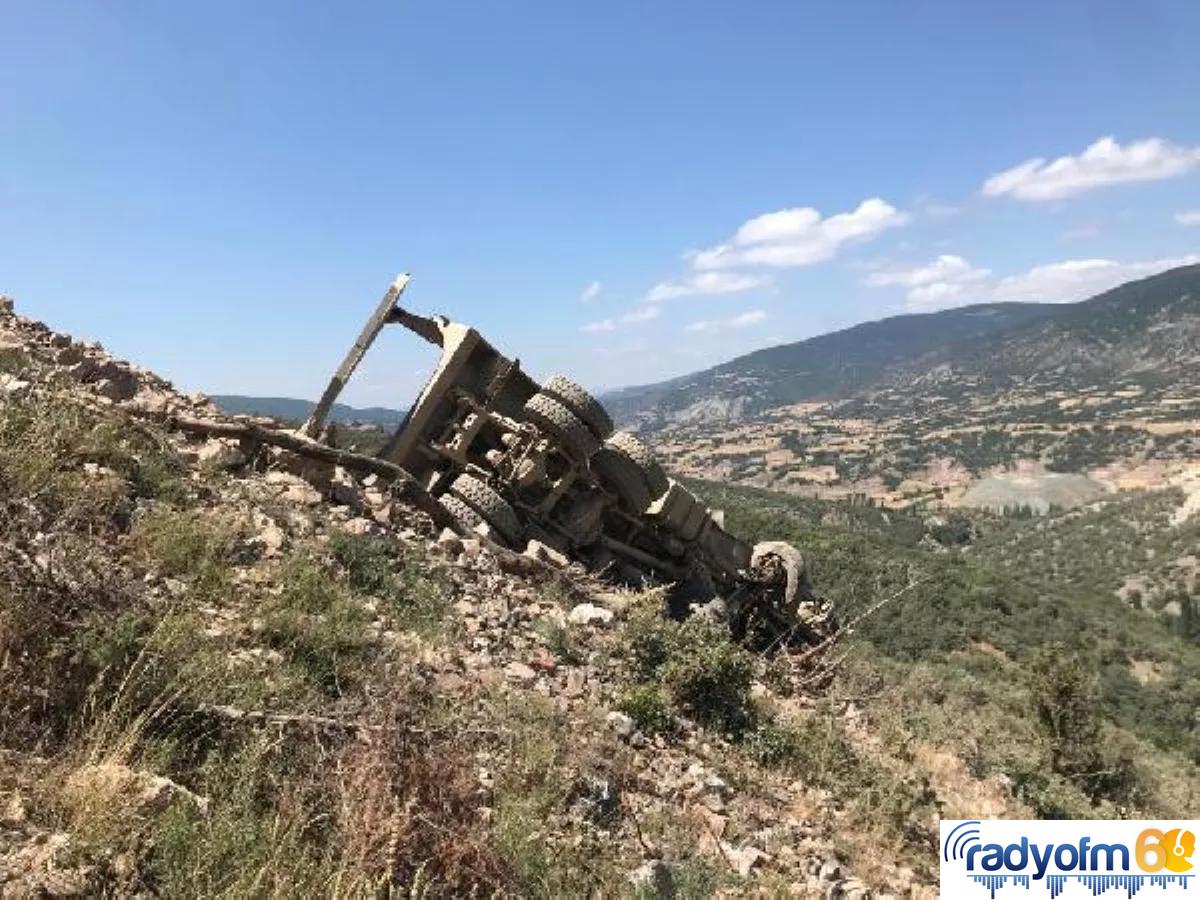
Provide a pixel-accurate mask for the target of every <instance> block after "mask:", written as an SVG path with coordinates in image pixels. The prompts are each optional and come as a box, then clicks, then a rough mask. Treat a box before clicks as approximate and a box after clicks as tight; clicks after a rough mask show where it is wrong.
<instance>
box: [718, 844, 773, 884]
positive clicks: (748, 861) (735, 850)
mask: <svg viewBox="0 0 1200 900" xmlns="http://www.w3.org/2000/svg"><path fill="white" fill-rule="evenodd" d="M725 856H726V857H728V859H729V863H730V865H732V866H733V868H734V870H735V871H736V872H737V873H738V874H739V875H740V876H742V877H743V878H749V877H750V872H751V871H753V869H754V867H755V866H757V865H758V864H759V863H760V862H763V861H764V860H768V859H770V858H771V857H770V856H768V855H767V854H766V853H764V852H763V851H762V850H759V849H758V848H757V847H749V846H747V847H729V846H726V848H725Z"/></svg>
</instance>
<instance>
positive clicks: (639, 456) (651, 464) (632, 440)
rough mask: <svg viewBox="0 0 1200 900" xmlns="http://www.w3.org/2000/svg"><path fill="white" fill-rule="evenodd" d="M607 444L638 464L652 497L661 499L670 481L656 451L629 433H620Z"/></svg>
mask: <svg viewBox="0 0 1200 900" xmlns="http://www.w3.org/2000/svg"><path fill="white" fill-rule="evenodd" d="M605 443H606V444H607V445H608V446H609V447H612V448H613V449H614V450H620V451H621V452H622V453H624V454H625V455H626V456H628V457H629V458H630V459H631V460H633V461H634V462H635V463H637V465H638V467H639V468H640V469H641V470H642V475H643V476H644V477H645V479H646V485H647V487H649V488H650V497H651V499H655V498H658V497H661V496H662V495H663V494H664V493H666V491H667V487H668V480H667V473H666V472H664V471H663V468H662V466H660V465H659V464H658V460H657V459H655V458H654V451H653V450H651V449H650V448H649V447H647V446H646V444H645V443H643V442H642V440H641V439H640V438H638V437H636V436H635V435H632V434H630V433H629V432H628V431H618V432H617V433H616V434H614V435H613V436H612V437H610V438H609V439H608V440H607V441H605Z"/></svg>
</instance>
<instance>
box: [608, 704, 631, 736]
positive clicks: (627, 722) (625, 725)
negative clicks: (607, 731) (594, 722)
mask: <svg viewBox="0 0 1200 900" xmlns="http://www.w3.org/2000/svg"><path fill="white" fill-rule="evenodd" d="M604 720H605V721H606V722H608V724H609V725H611V726H612V728H613V730H614V731H615V732H616V733H617V736H618V737H623V738H627V737H629V736H631V735H632V734H633V733H634V731H636V730H637V726H636V725H635V724H634V721H633V719H631V718H630V717H629V716H627V715H625V713H623V712H618V711H617V710H615V709H614V710H613V711H612V712H610V713H609V714H608V715H607V716H605V717H604Z"/></svg>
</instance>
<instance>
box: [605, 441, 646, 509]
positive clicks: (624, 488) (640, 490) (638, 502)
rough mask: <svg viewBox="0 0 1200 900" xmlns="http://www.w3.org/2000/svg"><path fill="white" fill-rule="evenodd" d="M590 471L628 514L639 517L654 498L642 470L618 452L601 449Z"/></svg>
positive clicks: (608, 448) (610, 448)
mask: <svg viewBox="0 0 1200 900" xmlns="http://www.w3.org/2000/svg"><path fill="white" fill-rule="evenodd" d="M591 465H592V471H593V472H595V473H596V476H597V477H598V478H599V479H600V483H601V484H602V485H604V486H605V487H606V488H608V489H609V490H610V491H612V492H613V493H614V494H616V495H617V498H618V499H619V500H620V501H621V505H622V506H623V507H625V509H626V510H627V511H628V512H631V513H633V514H634V515H635V516H640V515H641V514H642V513H644V512H645V511H646V507H648V506H649V505H650V501H651V500H653V499H654V498H653V497H651V496H650V486H649V485H648V484H646V476H645V475H643V474H642V468H641V466H639V465H638V464H637V463H635V462H634V461H633V460H632V459H630V458H629V457H628V456H626V455H625V454H624V453H622V452H621V451H620V450H614V449H613V448H612V447H601V448H600V449H599V450H598V451H597V452H596V455H595V456H593V457H592V463H591Z"/></svg>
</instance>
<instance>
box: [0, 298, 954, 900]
mask: <svg viewBox="0 0 1200 900" xmlns="http://www.w3.org/2000/svg"><path fill="white" fill-rule="evenodd" d="M0 401H2V402H0V722H3V728H0V895H3V896H5V897H8V896H18V897H21V896H55V897H66V896H81V897H82V896H87V897H94V896H111V897H147V896H156V897H158V896H161V897H196V896H202V897H218V896H220V897H241V896H381V895H389V896H400V895H403V896H414V897H416V896H420V897H429V898H435V897H460V896H521V897H558V896H622V895H628V894H636V895H637V896H676V895H682V896H709V895H712V894H714V893H717V892H724V893H725V894H726V895H730V896H742V895H746V894H775V893H779V891H780V889H781V887H782V886H787V887H788V890H789V892H791V893H793V894H798V895H808V896H825V895H826V894H836V895H838V896H854V897H866V896H868V893H869V892H868V886H867V885H866V884H864V882H863V880H860V879H869V880H870V882H871V885H872V886H877V887H879V888H881V889H887V890H891V891H894V892H896V893H903V894H906V895H907V894H909V893H910V889H913V888H916V889H918V890H919V889H920V888H921V887H922V885H928V884H929V882H930V880H931V878H932V869H931V865H932V852H931V847H932V843H933V835H934V829H935V820H934V813H935V810H934V808H933V806H932V805H931V804H929V803H928V802H927V801H925V800H924V799H923V798H922V795H921V794H920V791H919V790H918V789H917V787H916V786H913V785H909V784H908V781H907V780H906V779H904V778H902V777H899V776H896V775H894V774H892V773H889V772H886V771H883V770H880V769H877V767H876V766H875V764H874V762H873V761H872V757H871V756H870V754H869V752H868V751H867V750H865V749H864V750H863V751H861V752H860V751H859V750H858V749H856V748H854V747H851V746H850V745H849V743H847V741H848V738H845V737H840V738H839V740H840V741H841V743H839V748H840V749H839V752H840V753H842V754H843V757H842V758H844V760H845V761H846V762H847V764H848V765H852V766H853V767H854V771H855V772H857V773H860V774H869V775H870V777H872V778H873V779H876V780H877V783H878V784H880V785H884V786H886V787H887V788H888V789H889V790H891V791H899V792H901V793H903V795H904V796H906V797H907V796H911V797H912V798H913V805H912V806H911V811H912V820H911V821H906V822H896V823H894V825H892V826H889V832H888V833H889V835H891V836H892V838H894V839H896V840H899V841H901V843H900V844H898V845H897V846H896V847H895V848H894V849H893V852H890V853H889V854H888V856H887V858H885V859H880V858H879V856H878V853H877V849H878V848H877V845H876V843H875V842H874V838H875V837H876V831H877V826H876V823H875V822H874V821H873V819H872V817H871V815H870V809H869V808H868V807H867V806H866V805H865V804H862V803H860V801H859V798H857V797H856V796H855V795H853V794H852V793H850V792H849V791H839V795H838V796H834V795H832V794H831V793H829V790H828V789H829V788H830V787H833V786H835V784H836V783H835V782H834V781H832V780H831V779H829V778H827V777H825V776H824V775H823V774H822V773H819V772H817V767H818V765H819V759H818V757H817V756H816V755H814V752H813V751H812V750H811V749H810V745H809V743H808V742H807V741H805V740H803V735H804V734H807V733H808V732H810V731H812V732H817V731H820V732H822V733H825V732H828V731H829V730H830V729H834V731H835V733H836V734H838V735H842V727H843V722H844V715H843V713H844V711H843V710H842V709H841V708H839V707H837V706H832V705H831V706H828V707H822V709H821V710H820V713H819V715H817V714H816V713H814V711H813V710H811V709H809V707H808V706H807V705H806V704H807V703H808V701H809V700H813V699H815V697H814V695H813V694H812V693H811V692H810V691H803V690H801V689H800V688H799V686H798V677H799V676H800V675H801V674H802V673H803V672H805V671H810V669H808V668H807V666H806V664H805V663H803V661H802V660H800V659H799V658H798V657H797V658H793V657H790V656H787V655H780V656H777V657H776V658H775V659H774V660H773V661H772V662H771V665H770V671H768V662H767V660H765V659H764V658H762V657H759V656H757V655H754V654H751V653H749V652H748V651H747V650H745V649H743V648H741V647H739V646H738V645H736V644H735V643H734V642H733V641H732V640H731V639H730V635H729V633H728V630H727V629H726V628H724V627H721V626H718V625H716V624H713V623H709V622H707V621H703V620H701V619H700V618H699V617H696V618H693V619H691V620H689V621H688V622H675V621H673V620H670V619H668V618H667V617H665V616H664V615H663V612H664V609H663V608H664V605H665V592H664V591H662V590H648V591H641V592H638V591H621V590H615V589H614V588H612V586H611V585H608V584H606V583H603V582H601V581H598V580H595V579H592V578H589V577H587V576H585V575H584V574H583V573H582V572H580V571H576V570H575V569H573V568H570V567H565V566H562V565H558V566H554V565H551V564H550V563H547V562H545V561H541V560H540V557H536V556H535V557H534V558H530V557H529V556H522V555H519V554H516V553H512V552H511V551H510V552H507V553H506V552H502V551H501V549H500V548H498V547H496V546H495V545H492V544H490V543H488V542H486V541H482V540H480V539H478V538H477V537H471V536H458V535H456V534H454V533H453V532H450V531H448V530H447V531H442V532H439V531H438V529H437V528H436V527H435V525H434V523H433V522H432V521H431V520H430V519H429V518H428V517H427V516H426V515H424V514H423V513H421V512H420V511H418V510H417V509H415V508H412V507H410V506H408V505H406V504H405V503H403V502H402V501H401V499H400V497H399V496H398V495H397V493H396V492H393V491H391V490H389V486H388V484H387V483H386V482H385V481H384V480H381V478H380V477H379V476H378V475H377V474H373V475H368V476H365V477H363V476H361V475H360V474H355V472H353V471H347V470H344V469H342V468H340V467H335V466H334V465H332V464H325V463H322V462H320V461H316V460H314V459H312V458H310V457H308V456H297V455H295V454H293V453H290V452H287V451H281V450H279V449H278V448H273V447H271V446H269V445H265V444H262V443H258V442H256V441H255V440H254V439H253V438H249V437H247V438H245V439H243V440H241V441H239V440H234V439H229V438H216V439H204V438H196V437H194V436H189V435H190V434H192V430H194V428H195V421H196V420H198V419H202V420H205V421H207V422H209V423H221V424H225V425H229V424H232V423H231V422H230V420H228V419H223V418H222V417H221V415H220V413H219V412H218V410H217V409H216V408H215V407H214V406H213V405H212V404H211V403H210V402H209V401H208V400H207V399H206V398H204V397H202V396H192V397H186V396H182V395H180V394H179V393H178V392H176V391H175V390H174V389H173V388H172V387H171V385H170V384H169V383H167V382H165V381H164V380H162V379H160V378H157V377H156V376H154V375H153V374H152V373H149V372H147V371H145V370H142V369H139V368H137V367H136V366H132V365H130V364H128V363H126V362H123V361H121V360H117V359H113V358H111V357H110V356H108V355H107V354H106V353H104V351H103V350H102V349H100V348H99V347H98V345H94V344H87V343H82V342H77V341H74V340H72V339H71V338H69V337H67V336H66V335H61V334H55V333H53V332H51V331H50V330H49V329H48V328H46V326H44V325H42V324H40V323H37V322H33V321H30V320H28V319H24V318H21V317H19V316H16V315H13V314H12V312H11V303H10V302H9V301H7V300H6V298H0ZM184 419H186V420H187V421H188V422H189V423H190V424H189V426H187V427H188V428H189V429H191V430H189V431H188V432H184V431H181V430H179V427H180V425H181V421H182V420H184ZM793 663H794V664H795V667H796V668H795V671H794V672H791V673H790V674H789V670H790V668H791V667H792V665H793ZM768 680H769V682H770V684H769V685H768V683H767V682H768ZM793 720H794V721H793ZM806 772H810V773H811V776H812V777H811V778H809V777H805V773H806ZM908 808H909V807H906V809H908ZM851 809H853V810H854V814H853V816H849V821H846V819H847V817H848V815H849V811H850V810H851ZM856 823H858V824H856ZM904 834H911V835H914V836H915V837H914V838H913V839H911V840H909V839H907V838H904V837H903V835H904ZM835 839H836V842H837V843H836V847H837V848H838V849H835ZM855 847H857V848H858V849H857V850H854V849H853V848H855ZM842 848H848V849H842ZM848 854H849V856H850V857H851V858H848V856H847V855H848ZM926 895H927V896H928V893H926Z"/></svg>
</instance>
